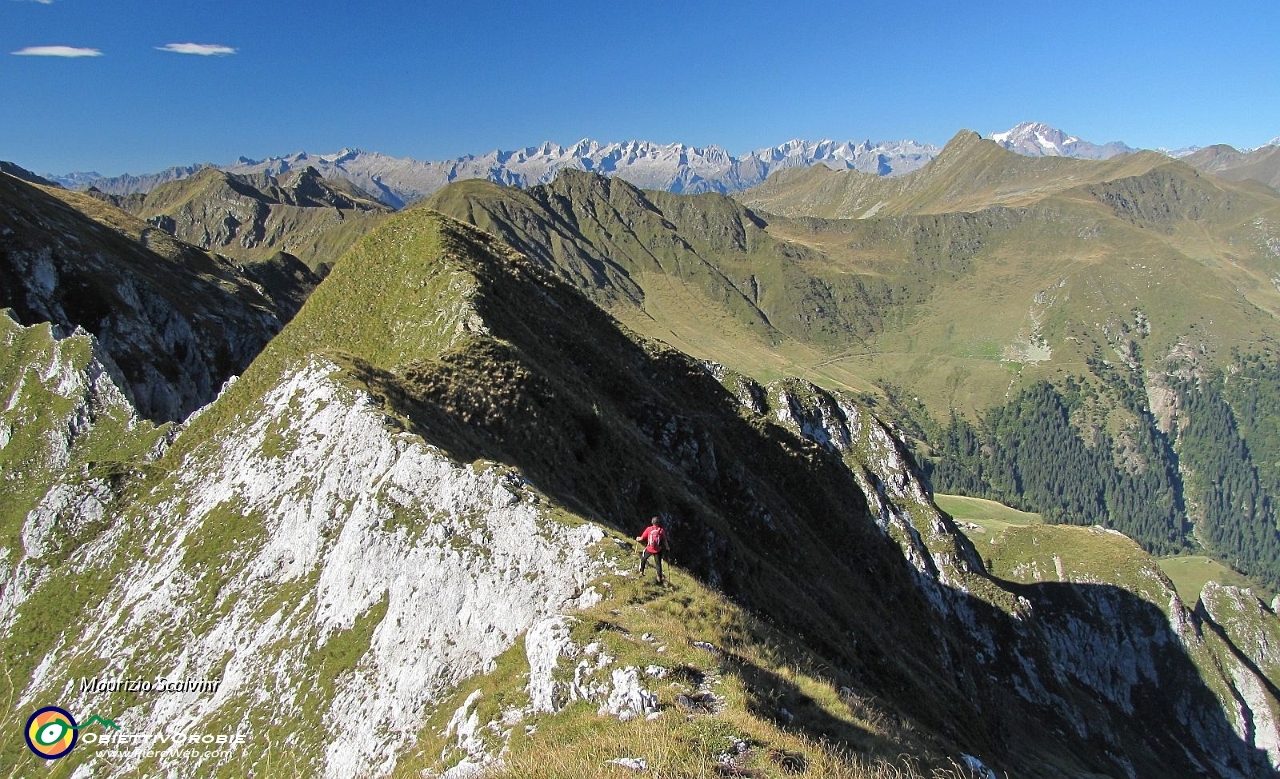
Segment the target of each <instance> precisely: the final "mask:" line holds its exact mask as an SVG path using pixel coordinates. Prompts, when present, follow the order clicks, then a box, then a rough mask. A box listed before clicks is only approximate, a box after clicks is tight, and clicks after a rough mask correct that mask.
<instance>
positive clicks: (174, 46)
mask: <svg viewBox="0 0 1280 779" xmlns="http://www.w3.org/2000/svg"><path fill="white" fill-rule="evenodd" d="M156 48H157V49H159V50H160V51H171V52H173V53H174V54H197V55H199V56H201V57H223V56H226V55H228V54H235V53H236V50H235V49H233V48H231V47H230V46H219V45H218V44H216V43H166V44H165V45H163V46H157V47H156Z"/></svg>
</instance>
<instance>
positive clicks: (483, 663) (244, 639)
mask: <svg viewBox="0 0 1280 779" xmlns="http://www.w3.org/2000/svg"><path fill="white" fill-rule="evenodd" d="M335 370H336V366H334V365H332V364H327V363H325V362H323V361H318V360H317V361H312V362H310V363H308V364H306V365H304V366H301V367H300V368H299V369H298V370H297V371H296V372H295V373H293V374H291V375H290V376H288V377H287V379H286V380H285V381H283V382H282V383H281V384H280V385H279V386H277V387H275V388H274V389H273V390H272V391H270V392H269V393H268V394H267V395H266V396H265V398H264V406H263V409H262V413H259V414H256V415H254V416H253V417H252V418H249V419H246V420H245V421H244V422H243V423H241V424H238V425H236V426H234V427H233V428H231V429H228V430H227V431H225V433H224V434H223V435H220V436H219V437H218V438H217V439H216V441H215V442H213V443H212V444H211V446H214V447H216V451H214V452H205V453H203V455H202V456H200V457H199V458H193V459H192V461H191V463H192V464H191V467H190V468H189V469H188V470H186V471H184V472H182V473H181V474H178V475H177V476H175V478H174V479H173V480H172V481H168V482H166V483H164V484H162V485H158V486H157V487H156V490H155V501H154V505H153V507H152V508H150V509H148V510H145V511H138V512H135V513H133V514H131V515H130V516H128V517H125V518H121V520H119V521H118V522H117V523H116V524H115V525H113V526H112V527H110V528H109V529H107V530H105V531H104V532H103V533H102V534H101V535H100V536H99V537H98V538H97V539H96V540H94V541H93V542H91V543H90V545H89V546H88V547H87V548H85V549H84V550H82V552H83V554H84V556H85V558H86V559H89V560H95V559H96V560H97V564H101V561H102V560H103V559H108V560H111V561H112V562H111V567H112V569H113V570H114V571H115V574H114V575H113V576H114V582H115V584H114V586H113V587H112V588H111V590H110V591H109V593H107V594H106V596H105V597H104V598H103V600H102V601H101V602H99V603H97V604H95V605H94V606H93V612H94V613H95V614H97V615H98V617H99V618H98V619H95V620H88V621H87V622H86V623H85V625H84V626H83V627H82V628H80V629H77V631H76V632H75V634H74V641H71V642H69V643H68V644H67V645H66V646H64V647H63V648H61V649H59V650H57V651H56V652H55V653H54V654H53V655H51V656H50V657H49V658H47V661H46V662H45V663H44V664H42V666H41V668H42V669H43V670H42V671H39V672H37V673H36V674H35V676H34V678H32V680H31V681H30V683H29V684H27V685H25V687H24V689H23V690H22V691H21V695H20V701H19V705H20V706H21V707H30V706H33V705H35V704H36V703H37V702H38V701H41V700H46V699H47V698H48V697H49V696H50V695H57V693H56V691H59V690H66V689H74V686H75V685H74V684H73V682H75V681H76V680H75V679H72V678H68V677H67V676H65V674H64V673H63V672H61V671H59V670H57V669H59V668H64V667H67V665H68V664H78V665H83V666H85V667H92V668H97V669H99V671H98V673H99V675H101V676H109V675H111V674H112V672H113V671H116V672H123V671H124V670H125V668H126V667H128V669H129V672H130V673H133V674H136V673H137V672H138V670H139V668H146V669H148V670H149V671H150V672H151V673H152V674H153V675H152V676H151V678H153V679H154V678H159V677H167V678H170V679H177V678H201V679H206V678H210V679H217V678H221V680H222V683H221V685H220V686H219V687H218V690H217V693H216V694H215V695H213V696H208V695H199V694H195V693H192V694H172V695H165V696H159V697H157V698H155V699H154V700H152V701H147V702H145V704H144V705H142V706H139V707H136V708H132V709H129V710H128V711H120V712H114V714H115V715H116V716H115V717H114V719H116V721H118V722H119V723H120V725H121V727H122V728H139V727H140V726H141V725H142V724H143V718H146V719H147V720H151V721H157V720H158V721H163V722H173V723H182V725H183V727H184V728H187V729H191V728H202V727H203V728H212V727H213V725H212V723H214V722H221V721H228V720H226V718H227V717H228V716H229V715H231V713H233V712H234V716H233V717H232V718H231V720H229V721H235V722H238V723H239V724H238V725H236V726H235V730H237V731H238V732H241V733H245V734H246V735H247V736H248V737H249V738H250V739H258V740H263V741H266V740H269V739H272V738H275V735H273V733H272V732H271V730H270V729H264V728H263V727H261V726H257V725H255V724H254V723H255V722H268V721H270V722H278V721H279V720H280V718H281V717H284V718H286V719H293V718H297V719H298V720H299V721H301V722H310V723H312V724H313V726H315V727H318V728H323V731H324V732H325V734H326V735H325V746H324V749H323V752H322V754H323V759H322V760H321V762H320V764H319V765H317V766H315V769H316V771H317V773H323V774H324V775H325V776H333V777H346V776H368V775H383V774H385V773H386V772H388V771H389V770H390V769H391V768H392V767H393V766H394V765H395V759H396V755H397V753H398V752H399V751H400V750H401V749H403V748H404V746H405V745H406V743H407V741H408V740H409V739H410V738H412V736H413V734H414V733H416V732H417V730H418V728H419V727H420V726H421V722H422V720H423V717H424V716H425V714H426V713H427V712H428V711H429V709H430V706H431V704H432V703H433V702H434V701H435V700H436V699H437V698H438V697H439V696H440V695H441V694H442V693H443V692H444V691H446V690H449V689H452V687H453V685H456V684H457V683H458V682H459V681H461V680H462V679H465V678H467V677H468V676H471V675H473V674H477V673H480V672H482V671H484V670H485V669H486V668H488V667H489V666H490V664H491V663H492V662H493V660H494V658H495V657H496V656H497V655H498V654H500V653H501V652H503V651H504V650H506V649H507V648H508V647H509V646H510V645H511V644H512V642H513V641H514V640H515V638H516V637H517V636H518V635H520V634H522V633H523V632H524V631H526V630H527V629H528V628H529V627H530V626H531V625H533V624H535V623H536V622H537V621H538V620H540V619H543V618H545V617H546V616H548V615H550V614H553V613H558V612H559V611H561V610H563V609H565V608H573V607H575V606H582V605H589V604H590V603H592V602H594V600H595V599H597V598H598V597H599V596H598V594H597V593H596V592H595V591H594V590H593V589H592V588H591V586H590V583H591V581H592V580H593V579H595V578H597V577H598V576H599V574H600V573H601V572H602V571H603V570H604V567H603V565H604V564H603V563H602V562H601V560H600V559H599V556H598V555H597V554H596V552H594V551H593V549H594V547H595V545H596V543H597V542H598V541H600V540H601V539H602V538H603V533H602V532H601V531H600V530H599V529H598V528H596V527H594V526H590V525H580V526H577V527H566V526H564V525H562V524H560V523H559V522H557V521H555V520H554V519H551V518H549V517H548V516H547V515H546V511H545V508H544V507H545V503H543V502H541V501H539V500H538V499H537V498H536V497H535V494H534V493H533V491H532V490H531V489H530V488H529V487H528V486H527V485H525V484H524V483H523V482H522V480H520V479H519V478H518V477H516V476H514V475H512V474H511V473H509V472H508V471H506V470H505V469H503V468H501V467H488V466H485V465H484V464H481V463H477V464H476V467H475V468H473V467H472V466H470V465H460V464H458V463H455V462H452V461H451V460H450V459H449V458H448V457H446V456H445V455H444V454H443V453H441V452H440V451H439V450H436V449H434V448H432V447H430V446H427V445H424V444H423V443H422V442H421V441H420V440H417V439H414V438H413V437H411V436H407V435H404V434H396V433H394V432H393V431H391V430H389V429H388V428H387V426H386V425H385V422H384V418H383V416H382V414H381V413H380V412H379V411H378V410H377V409H376V408H375V407H374V406H373V404H372V403H371V402H370V400H369V399H368V398H367V397H366V396H363V395H362V394H360V393H359V392H356V391H353V390H350V389H347V388H344V387H342V386H340V385H339V384H338V383H336V382H335V381H334V380H333V379H332V378H330V376H331V374H332V373H333V372H334V371H335ZM55 499H56V496H54V497H51V498H49V499H48V500H46V503H49V502H50V501H53V500H55ZM60 508H61V509H62V514H63V515H69V516H76V517H79V518H80V519H81V520H84V521H88V520H91V519H92V516H93V514H94V512H95V511H97V508H96V507H95V504H93V503H92V502H91V501H88V500H82V501H81V502H80V504H78V505H76V506H67V505H61V506H60ZM46 513H47V512H45V513H42V511H37V512H33V514H32V516H31V519H30V520H29V523H28V525H29V528H28V531H27V532H26V533H24V538H26V539H27V541H28V542H29V546H28V547H27V548H25V549H24V550H23V554H24V557H23V558H22V559H21V560H19V562H18V565H17V566H16V568H17V572H16V573H15V574H14V575H13V576H12V577H10V579H9V581H8V582H6V586H5V601H4V606H5V608H4V612H5V613H12V611H13V610H14V609H15V608H16V607H17V606H19V605H20V602H15V601H16V600H17V599H16V595H15V596H13V597H11V596H10V593H15V592H16V591H17V590H24V591H25V590H29V589H30V585H28V586H26V587H23V586H21V585H20V584H19V583H20V582H24V581H29V580H30V579H31V577H30V575H28V574H27V573H26V571H28V570H30V569H32V568H33V567H34V566H37V565H38V564H39V562H40V557H39V555H41V554H42V553H43V552H44V550H45V549H46V548H47V542H46V541H43V540H42V539H43V538H45V537H46V535H47V534H45V535H42V533H43V532H44V523H43V521H42V520H41V517H42V516H45V515H46ZM14 585H19V586H18V587H16V588H15V586H14ZM341 652H355V653H356V655H355V656H356V657H359V663H358V664H357V666H356V670H355V671H354V672H351V673H345V674H341V675H338V676H335V677H332V678H327V677H326V674H325V670H324V668H325V661H324V658H325V657H332V656H333V655H334V654H336V653H341ZM317 658H319V659H317ZM317 664H318V665H319V667H317ZM281 685H286V686H281ZM295 685H296V686H295ZM272 690H275V691H277V692H276V694H268V695H264V694H263V693H264V692H265V691H272ZM59 700H61V701H62V702H63V703H64V705H70V706H72V707H74V708H76V709H77V710H92V709H94V707H95V706H101V705H103V700H102V698H101V696H100V695H95V693H93V692H92V691H89V692H81V693H79V694H74V693H73V694H70V695H67V694H62V695H61V697H60V698H59ZM255 712H257V713H256V714H255ZM297 738H304V736H303V735H301V734H299V735H298V736H297ZM179 752H180V749H177V748H175V749H174V750H172V751H170V752H167V753H165V756H164V757H162V758H161V759H160V765H163V766H168V767H169V769H170V770H178V766H185V768H183V769H182V772H187V771H196V772H197V773H198V772H199V769H198V766H193V765H191V764H190V763H189V762H185V761H186V760H187V759H186V758H181V757H180V756H179V754H178V753H179ZM89 765H90V766H91V767H92V763H90V764H89ZM124 767H125V768H136V767H137V766H134V765H129V766H124Z"/></svg>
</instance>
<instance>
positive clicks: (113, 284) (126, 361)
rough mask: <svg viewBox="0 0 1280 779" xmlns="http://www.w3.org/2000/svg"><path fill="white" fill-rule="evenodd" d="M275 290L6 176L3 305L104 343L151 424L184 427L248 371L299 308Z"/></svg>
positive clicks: (110, 366) (291, 288) (72, 196)
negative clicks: (168, 422) (181, 424)
mask: <svg viewBox="0 0 1280 779" xmlns="http://www.w3.org/2000/svg"><path fill="white" fill-rule="evenodd" d="M286 281H287V280H286ZM275 289H276V290H277V294H278V295H279V296H280V299H279V300H276V299H273V297H272V296H271V292H269V291H268V290H267V289H265V288H264V287H262V286H259V285H258V284H255V283H254V282H253V281H252V280H250V279H249V278H247V277H246V275H245V274H243V273H242V272H241V271H240V270H239V269H238V268H236V267H235V266H234V265H232V264H231V263H230V262H227V261H226V260H225V259H223V258H221V257H218V256H216V255H211V254H208V253H207V252H203V251H200V250H198V249H196V248H194V247H192V246H189V245H187V244H184V243H182V242H180V241H177V240H175V239H173V238H172V237H171V236H169V235H168V234H166V233H164V232H163V231H161V230H157V229H156V228H154V227H151V226H150V225H147V224H146V223H144V222H141V221H139V220H137V219H136V218H134V217H132V216H130V215H129V214H126V213H125V212H123V211H120V210H118V209H116V208H114V207H112V206H110V205H107V204H105V203H102V202H100V201H98V200H95V199H94V198H92V197H89V196H87V195H83V194H80V193H75V192H68V191H66V190H62V189H51V188H42V187H39V186H35V185H32V184H29V183H26V182H23V181H20V180H18V179H16V178H14V177H12V176H9V175H7V174H0V305H3V306H6V307H10V308H12V309H13V310H14V312H15V313H16V318H17V319H18V321H20V322H22V323H23V324H27V325H33V324H36V323H39V322H52V323H53V324H55V325H56V326H57V327H58V328H59V329H60V331H61V332H62V333H69V332H71V331H73V330H75V329H76V328H83V329H84V330H86V331H88V332H90V333H92V334H94V335H95V336H96V337H97V339H98V341H99V343H100V345H101V347H102V352H103V358H102V359H103V361H104V363H106V368H107V370H109V371H118V378H119V383H120V385H121V389H122V390H124V391H125V392H126V393H128V394H129V395H130V397H131V399H132V401H133V402H134V404H135V407H136V408H137V409H138V410H139V412H140V413H141V414H142V415H144V416H146V417H149V418H151V419H155V420H160V421H165V420H177V419H181V418H183V417H185V416H186V415H187V414H189V413H191V412H192V411H193V410H195V409H196V408H198V407H199V406H202V405H204V404H205V403H208V402H209V401H210V400H211V399H212V398H213V397H214V395H215V394H216V393H217V391H218V388H219V387H220V386H221V385H222V383H223V382H224V381H226V380H227V378H228V377H230V376H231V375H233V374H236V373H239V372H240V371H242V370H243V369H244V368H245V366H247V365H248V364H249V361H250V360H252V359H253V357H254V356H255V355H256V354H257V353H258V351H259V350H261V348H262V346H263V345H264V344H265V343H266V342H267V340H268V339H269V338H270V337H271V336H272V335H274V334H275V333H276V332H278V331H279V330H280V328H281V326H282V325H283V323H284V322H285V321H287V319H288V316H289V315H290V314H291V313H292V312H293V311H294V310H296V302H294V301H296V294H295V293H296V292H297V291H298V289H299V285H298V284H294V283H284V284H282V285H281V286H280V287H276V288H275Z"/></svg>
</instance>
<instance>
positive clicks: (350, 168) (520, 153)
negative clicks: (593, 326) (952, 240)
mask: <svg viewBox="0 0 1280 779" xmlns="http://www.w3.org/2000/svg"><path fill="white" fill-rule="evenodd" d="M989 138H990V139H991V140H993V141H995V142H996V143H998V144H1000V145H1001V146H1003V147H1005V148H1006V149H1009V150H1011V151H1014V152H1017V153H1019V154H1022V155H1024V156H1028V157H1071V158H1075V159H1086V160H1105V159H1109V158H1111V157H1114V156H1116V155H1118V154H1128V153H1131V152H1134V151H1137V149H1134V148H1133V147H1130V146H1128V145H1126V144H1124V143H1121V142H1119V141H1112V142H1110V143H1105V144H1096V143H1091V142H1089V141H1085V140H1081V139H1080V138H1078V137H1076V136H1074V135H1070V134H1068V133H1065V132H1063V131H1062V130H1059V129H1056V128H1054V127H1050V126H1049V125H1047V124H1044V123H1040V122H1023V123H1021V124H1019V125H1017V126H1016V127H1013V128H1011V129H1009V130H1007V131H1004V132H998V133H992V134H991V135H990V136H989ZM1277 143H1280V138H1277V139H1276V140H1273V141H1271V142H1270V143H1269V144H1267V145H1264V146H1262V147H1259V148H1258V149H1256V150H1252V151H1249V150H1246V151H1244V152H1240V151H1236V150H1235V149H1232V148H1231V147H1229V146H1227V147H1219V146H1214V147H1208V148H1210V149H1229V150H1230V151H1231V152H1232V153H1234V154H1235V155H1237V157H1238V159H1234V158H1233V159H1230V160H1227V161H1225V162H1224V160H1226V157H1224V155H1222V154H1214V155H1213V159H1212V160H1211V161H1210V163H1208V164H1214V165H1218V166H1219V167H1217V168H1204V169H1206V170H1212V172H1215V173H1219V174H1223V173H1225V172H1226V170H1228V169H1230V170H1237V169H1238V170H1240V171H1241V173H1240V175H1239V178H1256V177H1257V176H1258V175H1261V174H1255V173H1252V171H1254V170H1255V168H1262V169H1263V170H1264V171H1265V170H1270V169H1271V168H1269V167H1267V164H1265V163H1264V164H1262V165H1258V164H1257V162H1256V161H1255V160H1254V158H1253V155H1255V154H1259V153H1267V154H1270V153H1273V152H1274V150H1275V149H1276V148H1277V146H1276V144H1277ZM940 151H941V149H940V148H939V147H937V146H934V145H933V144H928V143H919V142H917V141H911V140H902V141H881V142H874V143H873V142H872V141H861V142H852V141H843V142H839V141H831V140H821V141H804V140H799V139H796V140H792V141H788V142H786V143H783V144H779V145H777V146H770V147H768V148H765V149H758V150H756V151H753V152H750V153H748V154H745V155H743V156H741V157H734V156H733V155H731V154H729V153H728V152H727V151H725V150H724V149H722V148H720V147H719V146H715V145H711V146H688V145H685V144H682V143H671V144H657V143H650V142H648V141H624V142H621V143H606V144H602V143H599V142H596V141H592V140H586V139H584V140H581V141H579V142H577V143H575V144H573V145H571V146H560V145H558V144H554V143H550V142H547V143H543V144H542V145H541V146H530V147H527V148H524V149H520V150H517V151H492V152H490V153H488V154H484V155H481V156H475V155H466V156H463V157H458V158H455V159H451V160H441V161H422V160H416V159H412V158H409V157H391V156H388V155H385V154H381V153H378V152H366V151H361V150H359V149H343V150H341V151H339V152H338V153H336V154H310V153H308V152H297V153H295V154H290V155H287V156H283V157H268V158H266V159H261V160H254V159H249V158H247V157H240V158H239V159H237V160H236V161H235V162H233V163H231V164H229V165H213V164H211V163H205V164H199V165H185V166H179V167H173V168H168V169H166V170H163V171H160V172H158V173H150V174H143V175H132V174H125V175H122V176H112V177H106V176H102V175H100V174H98V173H92V172H89V173H69V174H66V175H53V174H46V176H45V178H47V179H49V180H51V181H56V182H57V183H59V184H61V185H63V186H64V187H67V188H69V189H82V190H83V189H89V188H94V189H98V190H100V191H102V192H104V193H106V194H110V195H119V196H125V195H130V194H136V193H147V192H150V191H151V190H153V189H155V188H156V187H157V186H159V185H161V184H164V183H167V182H170V181H175V180H178V179H183V178H187V177H189V176H191V175H193V174H195V173H196V172H197V171H199V170H201V169H203V168H207V167H214V168H217V169H219V170H222V171H225V172H228V173H235V174H240V175H245V174H263V173H265V174H268V175H271V176H277V177H278V176H281V175H284V174H286V173H289V172H291V171H302V170H305V169H307V168H309V167H312V168H315V169H316V170H318V171H319V172H320V174H321V175H323V176H324V177H325V178H327V179H345V180H347V181H349V182H351V183H353V184H355V185H356V186H358V187H360V188H361V189H363V190H365V191H366V192H369V193H370V194H372V195H374V196H375V197H377V198H378V199H379V200H381V201H382V202H384V203H386V204H387V205H390V206H393V207H395V208H401V207H403V206H405V205H407V204H409V203H412V202H415V201H417V200H421V199H423V198H425V197H428V196H430V195H432V194H434V193H435V192H438V191H440V190H441V189H443V188H444V187H445V186H446V185H448V184H449V183H451V182H454V181H461V180H467V179H484V180H487V181H492V182H494V183H497V184H505V185H508V186H518V187H530V186H534V185H537V184H545V183H548V182H550V181H551V180H553V179H554V178H555V176H556V174H557V173H558V172H559V171H561V170H564V169H574V170H585V171H589V172H592V173H600V174H602V175H606V176H617V177H618V178H621V179H623V180H624V181H627V182H629V183H631V184H635V185H636V186H638V187H641V188H643V189H660V190H666V191H668V192H674V193H678V194H698V193H702V192H719V193H722V194H728V193H731V192H739V191H741V190H744V189H749V188H750V187H753V186H755V185H757V184H759V183H761V182H763V181H764V180H765V179H766V178H768V177H769V175H770V174H772V173H774V172H776V171H779V170H785V169H788V168H807V167H813V166H817V165H822V166H824V167H827V168H830V169H832V170H857V171H862V172H864V173H874V174H876V175H879V176H900V175H904V174H907V173H910V172H912V171H915V170H918V169H920V168H922V167H924V166H925V165H926V164H927V163H928V162H929V161H930V160H932V159H933V158H934V157H936V156H938V153H939V152H940ZM1159 151H1160V152H1161V153H1164V154H1167V155H1168V156H1171V157H1178V158H1181V157H1187V156H1189V155H1193V154H1195V153H1198V152H1199V151H1201V149H1199V147H1190V148H1186V149H1179V150H1176V151H1168V150H1164V149H1161V150H1159ZM1228 156H1229V155H1228ZM1197 159H1200V158H1199V157H1196V158H1192V159H1191V160H1189V161H1190V162H1191V163H1192V164H1197V163H1196V160H1197ZM1222 166H1226V167H1222ZM1228 177H1230V176H1229V175H1228ZM1271 179H1274V175H1271V176H1268V177H1265V178H1259V179H1258V180H1262V181H1264V182H1265V183H1268V184H1271V185H1272V186H1274V183H1273V181H1272V180H1271Z"/></svg>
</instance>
